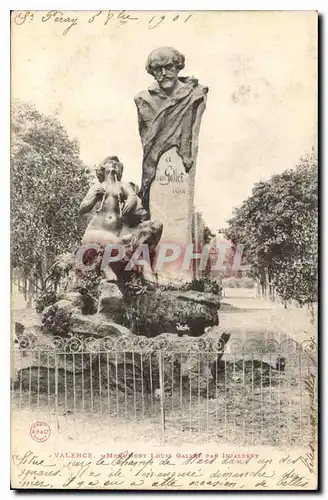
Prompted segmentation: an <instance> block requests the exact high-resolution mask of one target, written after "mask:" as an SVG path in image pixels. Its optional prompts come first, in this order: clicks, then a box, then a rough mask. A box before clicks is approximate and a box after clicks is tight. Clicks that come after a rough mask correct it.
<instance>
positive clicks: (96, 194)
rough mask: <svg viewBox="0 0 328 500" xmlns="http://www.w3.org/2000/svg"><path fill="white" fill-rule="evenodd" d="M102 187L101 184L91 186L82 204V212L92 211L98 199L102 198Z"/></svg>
mask: <svg viewBox="0 0 328 500" xmlns="http://www.w3.org/2000/svg"><path fill="white" fill-rule="evenodd" d="M101 191H102V188H101V187H100V186H99V185H95V186H91V188H90V189H89V191H88V193H87V194H86V196H85V198H84V200H83V201H82V203H81V205H80V213H81V214H86V213H88V212H91V210H92V209H93V207H94V206H95V204H96V203H97V201H99V199H100V195H101Z"/></svg>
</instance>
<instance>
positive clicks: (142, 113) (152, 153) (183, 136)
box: [134, 77, 208, 212]
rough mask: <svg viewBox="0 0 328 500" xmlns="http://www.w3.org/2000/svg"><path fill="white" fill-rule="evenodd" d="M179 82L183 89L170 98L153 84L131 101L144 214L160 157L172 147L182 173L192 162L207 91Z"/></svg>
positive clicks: (191, 79) (184, 79) (183, 79)
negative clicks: (135, 113) (140, 156)
mask: <svg viewBox="0 0 328 500" xmlns="http://www.w3.org/2000/svg"><path fill="white" fill-rule="evenodd" d="M179 81H180V82H182V83H183V84H184V85H183V86H181V87H179V88H178V89H177V91H176V92H175V93H174V94H172V95H171V96H167V95H166V94H165V92H163V91H162V90H161V89H160V87H159V85H158V84H157V82H156V83H155V84H154V85H152V86H151V87H150V88H149V89H148V90H144V91H142V92H140V93H139V94H138V95H137V96H136V97H135V99H134V101H135V103H136V106H137V110H138V124H139V134H140V137H141V143H142V147H143V162H142V180H141V190H140V193H139V195H140V196H141V198H142V200H143V205H144V208H145V209H146V210H147V212H149V191H150V186H151V183H152V182H153V180H154V178H155V176H156V169H157V165H158V162H159V159H160V157H161V156H162V154H163V153H165V152H166V151H168V150H169V149H171V148H172V147H174V146H175V147H176V148H177V152H178V154H179V155H180V157H181V159H182V162H183V165H184V167H185V170H186V172H189V170H190V169H191V168H192V167H193V166H194V164H195V161H196V155H197V149H198V132H199V127H200V122H201V118H202V114H203V112H204V109H205V105H206V94H207V92H208V88H207V87H204V86H203V85H200V84H199V83H198V80H197V79H196V78H194V77H180V78H179Z"/></svg>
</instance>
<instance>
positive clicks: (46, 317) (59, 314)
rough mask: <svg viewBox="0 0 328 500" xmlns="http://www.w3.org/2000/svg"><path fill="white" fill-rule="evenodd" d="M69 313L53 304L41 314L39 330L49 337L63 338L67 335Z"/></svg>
mask: <svg viewBox="0 0 328 500" xmlns="http://www.w3.org/2000/svg"><path fill="white" fill-rule="evenodd" d="M70 320H71V313H70V312H68V311H65V310H64V309H59V307H58V306H57V305H56V304H55V305H52V306H50V307H49V309H48V310H47V311H46V312H45V313H44V314H43V317H42V324H41V328H42V331H43V332H44V333H47V334H49V335H60V336H62V335H63V336H65V335H67V334H68V333H69V329H70Z"/></svg>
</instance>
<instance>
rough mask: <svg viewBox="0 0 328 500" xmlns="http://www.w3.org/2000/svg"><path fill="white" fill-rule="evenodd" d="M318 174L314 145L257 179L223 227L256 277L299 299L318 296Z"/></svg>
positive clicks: (289, 297)
mask: <svg viewBox="0 0 328 500" xmlns="http://www.w3.org/2000/svg"><path fill="white" fill-rule="evenodd" d="M317 176H318V174H317V157H316V154H315V152H314V151H313V152H312V153H311V154H308V155H306V156H305V157H303V158H301V159H300V161H299V163H298V164H297V165H296V168H294V169H289V170H286V171H284V172H283V173H282V174H280V175H274V176H273V177H271V179H269V180H268V181H267V182H259V183H257V184H256V185H255V186H254V188H253V192H252V195H251V196H250V197H249V198H248V199H247V200H245V201H244V202H243V204H242V206H241V207H240V208H239V209H237V210H235V212H234V215H233V217H232V218H231V219H230V220H229V221H228V223H229V227H228V229H225V230H223V232H224V233H225V235H226V237H228V238H229V239H230V240H231V241H232V242H233V244H235V245H236V244H238V243H239V244H243V245H244V246H245V253H246V256H247V262H248V263H250V264H251V265H252V273H253V275H254V276H255V277H257V278H258V279H259V280H260V281H261V282H262V283H264V282H266V281H268V282H269V284H270V285H271V286H272V287H274V289H275V290H276V292H277V293H278V294H279V295H280V297H281V298H282V299H283V300H284V301H285V302H288V301H290V300H296V301H297V302H298V303H299V304H300V305H304V304H310V303H313V302H315V301H316V300H317V267H318V234H317V232H318V228H317V226H318V207H317V205H318V196H317V189H318V180H317Z"/></svg>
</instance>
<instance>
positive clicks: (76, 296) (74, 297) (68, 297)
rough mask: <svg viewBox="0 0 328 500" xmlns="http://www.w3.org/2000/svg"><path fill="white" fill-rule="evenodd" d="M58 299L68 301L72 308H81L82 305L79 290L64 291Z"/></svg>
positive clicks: (82, 300) (82, 301)
mask: <svg viewBox="0 0 328 500" xmlns="http://www.w3.org/2000/svg"><path fill="white" fill-rule="evenodd" d="M59 300H65V301H67V302H70V303H71V304H72V306H73V307H74V308H77V309H80V310H82V308H83V306H84V299H83V296H82V295H81V294H80V293H79V292H64V293H61V294H60V295H59Z"/></svg>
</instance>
